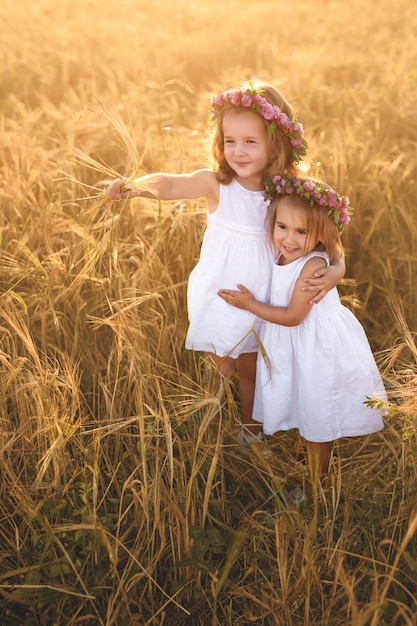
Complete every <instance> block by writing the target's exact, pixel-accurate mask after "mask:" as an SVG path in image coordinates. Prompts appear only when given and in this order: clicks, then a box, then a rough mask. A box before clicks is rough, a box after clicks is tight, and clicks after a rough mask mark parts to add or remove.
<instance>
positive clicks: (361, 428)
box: [253, 252, 386, 442]
mask: <svg viewBox="0 0 417 626" xmlns="http://www.w3.org/2000/svg"><path fill="white" fill-rule="evenodd" d="M312 256H320V257H324V258H326V260H327V257H326V255H324V254H322V253H320V252H311V253H310V254H308V255H306V256H304V257H302V258H300V259H297V260H296V261H293V262H292V263H289V264H287V265H277V264H276V263H275V264H274V265H273V278H272V287H271V300H270V302H271V304H273V305H275V306H286V305H287V304H288V303H289V301H290V299H291V294H292V292H293V289H294V284H295V281H296V280H297V278H298V276H299V275H300V272H301V270H302V268H303V266H304V264H305V263H306V261H307V260H308V259H310V258H311V257H312ZM327 262H328V261H327ZM261 340H262V343H263V345H264V347H265V349H266V352H267V354H268V358H269V364H268V363H267V362H266V361H265V360H264V359H263V358H262V355H261V352H258V361H257V378H256V388H255V401H254V410H253V418H254V419H255V420H256V421H258V422H263V429H264V433H265V434H267V435H273V434H274V433H276V432H278V431H280V430H288V429H291V428H297V429H299V432H300V434H301V436H302V437H304V438H305V439H307V440H308V441H311V442H325V441H333V440H335V439H338V438H339V437H350V436H356V435H365V434H369V433H373V432H376V431H378V430H381V429H382V428H383V426H384V423H383V419H382V417H383V415H384V411H381V410H377V409H375V408H369V407H368V406H366V405H365V404H364V402H365V400H366V398H367V397H370V398H380V399H381V400H384V401H385V400H386V394H385V390H384V386H383V383H382V380H381V377H380V374H379V372H378V368H377V365H376V363H375V360H374V357H373V354H372V351H371V348H370V346H369V342H368V339H367V337H366V335H365V332H364V330H363V328H362V326H361V324H360V323H359V321H358V320H357V319H356V317H355V316H354V315H353V314H352V313H351V312H350V311H349V309H347V308H346V307H344V306H343V305H342V304H341V302H340V300H339V295H338V292H337V289H336V288H334V289H332V290H331V291H330V292H329V293H328V294H327V295H326V296H325V297H324V298H323V299H322V300H321V301H320V302H319V303H318V304H315V305H313V306H312V308H311V311H310V312H309V313H308V315H307V317H306V318H305V319H304V321H303V322H302V323H301V324H299V325H298V326H292V327H289V326H280V325H279V324H272V323H269V322H264V324H263V325H262V330H261Z"/></svg>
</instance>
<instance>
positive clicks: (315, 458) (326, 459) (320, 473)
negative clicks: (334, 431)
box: [306, 441, 333, 495]
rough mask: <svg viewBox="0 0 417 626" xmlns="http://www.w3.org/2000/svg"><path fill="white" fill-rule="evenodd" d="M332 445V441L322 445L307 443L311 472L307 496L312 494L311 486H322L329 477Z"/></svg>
mask: <svg viewBox="0 0 417 626" xmlns="http://www.w3.org/2000/svg"><path fill="white" fill-rule="evenodd" d="M332 445H333V442H332V441H326V442H322V443H315V442H313V441H307V455H308V461H309V466H310V472H311V484H310V485H307V487H306V493H307V495H310V494H311V485H313V484H317V483H320V484H322V483H323V482H324V480H325V478H326V477H327V474H328V472H329V465H330V457H331V453H332ZM308 491H310V494H308Z"/></svg>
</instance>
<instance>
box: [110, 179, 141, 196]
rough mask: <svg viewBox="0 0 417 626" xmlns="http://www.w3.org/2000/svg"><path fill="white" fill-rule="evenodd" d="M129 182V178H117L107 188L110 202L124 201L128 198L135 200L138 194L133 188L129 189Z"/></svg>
mask: <svg viewBox="0 0 417 626" xmlns="http://www.w3.org/2000/svg"><path fill="white" fill-rule="evenodd" d="M128 187H129V182H128V179H127V178H116V180H114V181H113V182H112V183H110V185H109V186H108V187H107V190H106V193H107V197H108V199H109V200H113V201H115V200H124V199H126V198H134V197H135V196H137V195H138V192H137V191H135V190H134V188H133V186H132V187H131V188H130V189H129V188H128Z"/></svg>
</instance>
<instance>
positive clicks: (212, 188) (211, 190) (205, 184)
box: [191, 169, 219, 213]
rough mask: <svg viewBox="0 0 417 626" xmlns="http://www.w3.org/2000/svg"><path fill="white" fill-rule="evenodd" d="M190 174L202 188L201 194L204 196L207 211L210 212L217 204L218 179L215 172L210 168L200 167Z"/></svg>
mask: <svg viewBox="0 0 417 626" xmlns="http://www.w3.org/2000/svg"><path fill="white" fill-rule="evenodd" d="M191 176H192V177H193V178H194V179H195V181H196V182H197V184H198V186H199V187H200V188H201V189H204V193H203V194H202V195H204V196H205V197H206V200H207V204H208V207H209V211H210V212H211V213H212V212H213V211H215V209H216V208H217V206H218V204H219V181H218V179H217V175H216V173H215V172H213V170H210V169H201V170H196V171H195V172H193V173H192V174H191Z"/></svg>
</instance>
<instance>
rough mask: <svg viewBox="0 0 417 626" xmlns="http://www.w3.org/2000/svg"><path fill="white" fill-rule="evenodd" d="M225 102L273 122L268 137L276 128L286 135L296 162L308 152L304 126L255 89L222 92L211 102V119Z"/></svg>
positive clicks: (269, 127)
mask: <svg viewBox="0 0 417 626" xmlns="http://www.w3.org/2000/svg"><path fill="white" fill-rule="evenodd" d="M225 102H230V104H232V105H233V106H236V107H247V108H250V109H252V110H253V111H256V113H259V115H260V116H261V117H263V118H264V120H267V121H268V122H271V123H270V124H269V126H268V135H270V134H271V133H273V132H274V130H275V129H276V128H278V129H279V131H280V132H281V133H282V134H283V135H286V136H287V137H288V138H289V140H290V143H291V145H292V147H293V149H294V161H295V162H296V163H298V161H300V160H301V158H302V157H303V156H304V155H305V154H306V152H307V142H306V140H305V139H304V138H303V133H304V130H303V126H302V124H300V123H299V122H296V121H293V120H290V118H289V117H288V115H286V114H285V113H284V111H281V109H280V108H279V107H278V106H274V105H273V104H271V103H270V102H268V100H267V99H266V98H264V97H263V96H261V95H260V93H258V92H257V91H256V89H255V88H249V89H246V90H240V89H229V90H227V91H221V92H219V93H218V94H217V95H215V96H213V98H212V99H211V100H210V105H211V107H210V113H211V119H212V120H213V119H216V117H217V112H218V110H219V109H220V108H221V107H222V106H223V104H224V103H225Z"/></svg>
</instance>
